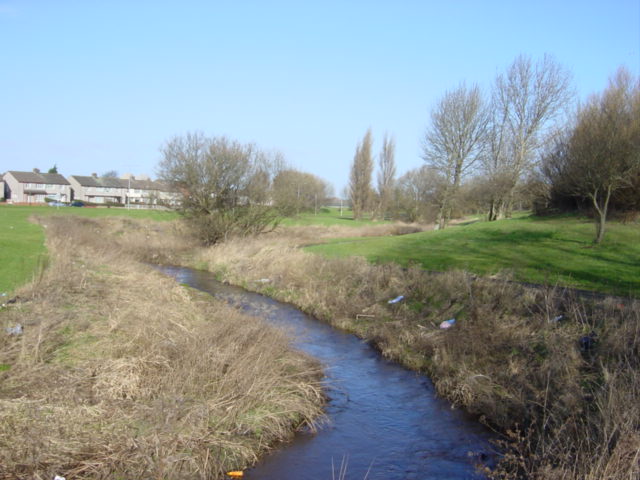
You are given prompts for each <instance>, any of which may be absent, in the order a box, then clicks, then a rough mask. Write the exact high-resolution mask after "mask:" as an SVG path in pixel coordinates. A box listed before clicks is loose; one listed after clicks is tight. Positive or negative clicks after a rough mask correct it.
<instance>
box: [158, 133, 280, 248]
mask: <svg viewBox="0 0 640 480" xmlns="http://www.w3.org/2000/svg"><path fill="white" fill-rule="evenodd" d="M162 154H163V158H162V160H161V161H160V164H159V168H158V174H159V177H160V179H161V180H164V181H165V182H167V183H169V184H170V185H172V186H173V188H174V189H175V190H176V191H178V192H180V193H181V199H180V211H181V213H183V214H184V215H185V216H186V218H188V219H189V220H190V221H191V223H192V224H193V226H194V227H195V228H196V231H197V232H198V234H199V235H200V237H201V239H202V240H203V242H204V243H206V244H212V243H215V242H217V241H218V240H221V239H223V238H227V237H228V236H229V235H247V234H252V233H259V232H260V231H262V230H263V229H265V228H266V227H268V226H269V225H270V224H272V222H273V220H274V218H275V217H274V215H273V213H272V212H271V209H270V208H269V207H267V206H265V205H262V204H260V201H259V200H256V199H255V198H252V197H251V195H252V194H254V195H255V191H253V192H252V189H251V187H252V186H253V187H255V186H256V184H257V183H262V184H264V183H265V182H264V176H263V175H260V176H262V177H263V178H262V179H261V180H260V182H256V181H254V180H255V179H256V175H257V172H260V171H262V170H261V169H262V168H264V162H262V161H261V160H262V157H261V154H260V152H259V151H258V149H257V148H256V147H255V146H254V145H250V144H249V145H243V144H240V143H238V142H236V141H232V140H229V139H227V138H226V137H213V138H208V137H205V136H204V135H203V134H201V133H189V134H187V135H185V136H181V137H180V136H178V137H174V138H173V139H171V140H169V141H168V142H167V143H166V144H165V146H164V147H163V149H162ZM252 182H253V183H252ZM254 190H255V189H254Z"/></svg>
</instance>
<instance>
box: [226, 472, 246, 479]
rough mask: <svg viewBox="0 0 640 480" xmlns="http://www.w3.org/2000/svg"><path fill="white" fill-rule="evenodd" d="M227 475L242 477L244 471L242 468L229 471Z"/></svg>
mask: <svg viewBox="0 0 640 480" xmlns="http://www.w3.org/2000/svg"><path fill="white" fill-rule="evenodd" d="M227 475H228V476H230V477H231V478H242V477H244V472H243V471H242V470H233V471H231V472H227Z"/></svg>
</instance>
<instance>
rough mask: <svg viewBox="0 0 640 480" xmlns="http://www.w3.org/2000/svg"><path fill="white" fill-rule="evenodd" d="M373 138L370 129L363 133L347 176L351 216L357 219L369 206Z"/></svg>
mask: <svg viewBox="0 0 640 480" xmlns="http://www.w3.org/2000/svg"><path fill="white" fill-rule="evenodd" d="M372 143H373V138H372V135H371V129H368V130H367V132H366V133H365V135H364V137H363V138H362V141H361V142H360V143H358V145H357V147H356V153H355V155H354V157H353V164H352V165H351V175H350V177H349V195H350V197H351V205H352V208H353V217H354V218H355V219H356V220H357V219H359V218H362V216H363V214H364V213H365V212H367V211H368V210H369V209H370V208H371V201H372V197H373V195H372V193H373V190H372V188H371V177H372V175H373V157H372V156H371V148H372Z"/></svg>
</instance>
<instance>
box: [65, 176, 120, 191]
mask: <svg viewBox="0 0 640 480" xmlns="http://www.w3.org/2000/svg"><path fill="white" fill-rule="evenodd" d="M69 178H73V179H74V180H75V181H76V182H78V183H79V184H80V185H82V186H83V187H110V188H127V186H128V184H127V181H126V180H122V179H120V178H114V177H94V176H89V177H82V176H80V175H72V176H71V177H69Z"/></svg>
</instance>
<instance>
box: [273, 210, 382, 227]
mask: <svg viewBox="0 0 640 480" xmlns="http://www.w3.org/2000/svg"><path fill="white" fill-rule="evenodd" d="M381 223H388V222H382V221H379V220H376V221H373V220H371V219H370V218H362V219H359V220H354V218H353V211H352V210H351V209H349V208H346V207H345V208H343V209H342V211H341V210H340V208H339V207H321V208H318V210H317V212H305V213H301V214H299V215H296V216H294V217H288V218H283V219H282V223H281V224H282V225H283V226H287V227H289V226H296V227H299V226H308V225H321V226H323V227H333V226H337V227H366V226H371V225H378V224H381Z"/></svg>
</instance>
